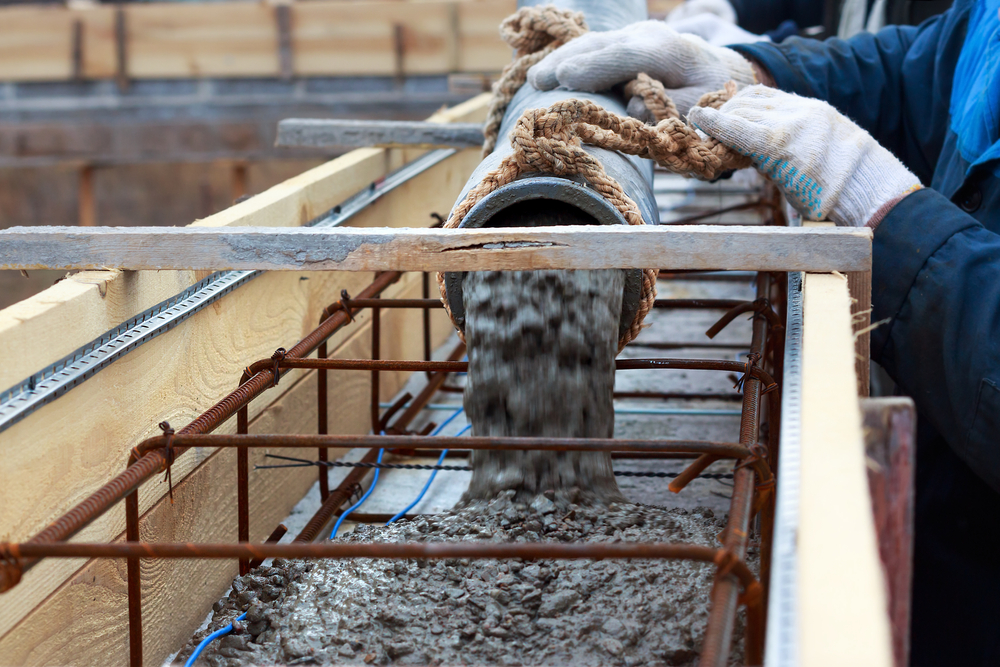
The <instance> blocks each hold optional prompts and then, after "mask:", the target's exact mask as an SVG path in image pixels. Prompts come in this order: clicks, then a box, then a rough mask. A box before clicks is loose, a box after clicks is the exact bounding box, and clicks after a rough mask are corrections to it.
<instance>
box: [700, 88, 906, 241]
mask: <svg viewBox="0 0 1000 667" xmlns="http://www.w3.org/2000/svg"><path fill="white" fill-rule="evenodd" d="M688 120H689V121H690V122H691V123H692V124H693V125H694V126H695V127H696V128H698V129H699V130H701V131H702V132H704V133H705V134H708V135H710V136H712V137H714V138H715V139H718V140H719V141H720V142H722V143H723V144H725V145H727V146H729V147H731V148H733V149H735V150H737V151H739V152H740V153H743V154H744V155H749V156H750V158H751V159H752V160H753V162H754V166H756V168H757V170H758V171H760V172H761V173H762V174H764V175H765V176H767V177H768V178H770V179H771V180H772V181H774V183H775V184H776V185H777V186H778V187H779V188H781V191H782V192H783V193H784V194H785V197H786V198H787V199H788V201H789V203H790V204H791V205H792V206H794V207H795V209H796V210H797V211H798V212H799V213H801V214H802V216H803V217H804V218H807V219H809V220H824V219H829V220H832V221H833V222H835V223H837V224H838V225H841V226H848V227H863V226H865V225H866V224H868V225H870V226H873V227H874V226H875V225H877V224H878V223H879V222H881V219H882V218H883V217H884V216H885V214H886V213H888V212H889V211H890V210H891V209H892V207H893V206H894V205H895V204H896V203H898V202H899V201H900V200H901V199H902V198H903V197H905V196H906V195H908V194H909V193H911V192H913V191H915V190H919V189H920V188H921V185H920V180H919V179H918V178H917V177H916V176H914V175H913V174H912V173H911V172H910V170H909V169H907V168H906V167H904V166H903V163H902V162H900V161H899V160H898V159H897V158H896V156H894V155H893V154H892V153H890V152H889V151H888V150H886V149H885V148H883V147H882V146H881V145H880V144H879V143H878V142H877V141H875V139H874V138H873V137H872V136H871V135H870V134H868V133H867V132H865V131H864V130H862V129H861V128H860V127H858V126H857V125H855V124H854V123H853V122H852V121H851V120H850V119H848V118H847V117H846V116H844V115H842V114H841V113H840V112H839V111H837V110H836V109H834V108H833V107H832V106H831V105H830V104H828V103H826V102H822V101H820V100H813V99H809V98H805V97H799V96H798V95H792V94H791V93H785V92H782V91H780V90H777V89H774V88H768V87H766V86H753V87H750V88H746V89H745V90H742V91H741V92H739V93H737V94H736V95H735V96H734V97H733V98H732V99H731V100H729V101H728V102H726V103H725V104H724V105H723V106H722V108H721V109H719V110H716V109H708V108H702V107H697V108H694V109H692V110H691V113H690V114H689V116H688Z"/></svg>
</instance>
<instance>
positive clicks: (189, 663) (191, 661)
mask: <svg viewBox="0 0 1000 667" xmlns="http://www.w3.org/2000/svg"><path fill="white" fill-rule="evenodd" d="M246 617H247V613H246V612H243V613H242V614H240V615H239V616H237V617H236V620H237V621H242V620H243V619H244V618H246ZM232 631H233V624H232V623H230V624H229V625H227V626H226V627H224V628H222V629H221V630H216V631H215V632H213V633H212V634H210V635H209V636H207V637H205V638H204V639H202V640H201V643H200V644H198V646H197V647H196V648H195V650H194V653H192V654H191V657H190V658H188V659H187V662H185V663H184V667H191V666H192V665H193V664H194V663H195V661H196V660H197V659H198V657H199V656H200V655H201V652H202V651H204V650H205V647H206V646H208V645H209V644H211V643H212V642H213V641H215V640H216V639H218V638H219V637H222V636H223V635H228V634H229V633H230V632H232Z"/></svg>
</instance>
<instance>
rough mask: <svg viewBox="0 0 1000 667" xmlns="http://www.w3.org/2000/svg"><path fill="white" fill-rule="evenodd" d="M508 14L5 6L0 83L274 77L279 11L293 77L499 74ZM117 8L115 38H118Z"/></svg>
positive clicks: (424, 7)
mask: <svg viewBox="0 0 1000 667" xmlns="http://www.w3.org/2000/svg"><path fill="white" fill-rule="evenodd" d="M516 7H517V3H516V2H515V0H499V1H492V0H491V1H490V2H478V1H473V0H426V1H424V0H421V1H416V0H408V1H406V2H395V1H384V0H383V1H378V2H374V1H373V2H344V1H330V0H314V1H312V2H302V3H298V2H296V3H290V4H288V5H287V8H286V9H279V7H277V6H275V5H274V4H272V3H267V2H226V3H212V2H205V3H176V2H159V3H156V2H154V3H137V4H127V5H119V6H118V8H115V7H108V6H99V5H94V6H73V7H55V6H44V7H39V6H16V7H3V8H0V80H4V81H53V80H67V79H71V78H73V77H74V74H75V73H76V72H79V75H80V76H81V77H82V78H84V79H108V78H114V77H116V76H117V75H118V74H119V57H118V56H119V53H124V57H125V60H124V63H123V64H124V72H121V74H124V75H125V76H127V77H128V78H138V79H143V78H154V79H156V78H200V77H277V76H279V75H281V74H282V73H283V72H282V66H281V60H282V57H281V48H280V45H281V41H282V39H281V22H280V21H279V19H278V15H279V11H285V12H288V13H289V14H290V31H289V33H288V34H287V42H286V43H288V44H289V45H290V47H291V48H290V54H289V55H290V59H291V72H290V74H292V75H294V76H357V75H380V76H397V75H398V76H401V75H413V74H443V73H447V72H496V71H499V70H500V69H501V68H503V66H504V65H506V64H507V63H508V62H509V61H510V57H511V51H510V47H508V46H507V45H506V44H505V43H504V42H503V41H502V40H501V39H500V35H499V32H498V26H499V25H500V22H501V21H502V20H503V19H504V18H506V17H507V16H508V15H510V14H511V13H513V12H514V11H515V9H516ZM119 10H120V12H121V17H122V18H121V20H122V22H123V30H116V11H119ZM76 24H79V25H80V28H79V29H77V28H76V27H75V25H76ZM77 30H79V33H78V34H80V35H81V38H80V39H81V43H80V45H79V49H75V48H74V39H75V38H74V35H75V34H77ZM122 38H123V39H124V48H123V49H119V47H120V43H119V40H120V39H122ZM75 52H78V53H79V54H80V57H79V59H78V60H77V59H76V58H75V56H74V53H75Z"/></svg>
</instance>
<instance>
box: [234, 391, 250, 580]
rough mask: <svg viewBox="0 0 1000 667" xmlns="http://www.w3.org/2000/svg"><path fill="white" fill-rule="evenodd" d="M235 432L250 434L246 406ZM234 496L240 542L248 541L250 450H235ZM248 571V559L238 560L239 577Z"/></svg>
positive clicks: (242, 409) (238, 419) (240, 448)
mask: <svg viewBox="0 0 1000 667" xmlns="http://www.w3.org/2000/svg"><path fill="white" fill-rule="evenodd" d="M236 432H237V433H239V434H242V435H245V434H247V433H249V432H250V415H249V409H248V408H247V407H246V406H243V407H242V408H240V411H239V412H238V413H237V416H236ZM236 496H237V500H236V503H237V510H236V513H237V515H238V519H237V521H238V523H239V534H238V540H239V541H240V542H249V541H250V450H249V449H248V448H246V447H237V448H236ZM249 571H250V559H248V558H241V559H240V575H241V576H242V575H244V574H246V573H248V572H249Z"/></svg>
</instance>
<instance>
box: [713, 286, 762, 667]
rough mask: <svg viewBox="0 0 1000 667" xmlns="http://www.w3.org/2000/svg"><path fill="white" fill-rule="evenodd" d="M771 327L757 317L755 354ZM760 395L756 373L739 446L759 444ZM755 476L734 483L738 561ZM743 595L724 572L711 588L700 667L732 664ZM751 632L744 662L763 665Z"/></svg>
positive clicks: (749, 378) (731, 543)
mask: <svg viewBox="0 0 1000 667" xmlns="http://www.w3.org/2000/svg"><path fill="white" fill-rule="evenodd" d="M768 286H769V277H768V276H766V275H764V277H763V278H761V277H760V276H759V277H758V281H757V297H758V298H761V297H762V296H766V294H767V292H766V291H765V290H766V289H767V288H768ZM767 333H768V322H767V318H766V317H765V316H764V315H762V314H761V313H759V312H758V313H755V314H754V319H753V337H752V339H751V342H750V354H752V355H753V354H756V355H758V356H757V358H758V359H759V358H760V355H762V354H763V352H764V348H765V346H766V344H767ZM760 391H761V382H760V380H758V379H757V378H756V377H754V376H753V375H752V374H751V373H747V374H746V375H745V377H744V381H743V413H742V416H741V417H740V444H741V445H744V446H746V447H752V446H754V445H756V444H757V439H758V435H759V431H760V409H759V408H760ZM754 482H755V478H754V473H753V472H752V471H751V470H750V469H749V468H747V467H744V468H740V469H738V470H737V471H736V474H735V480H734V482H733V496H732V501H731V505H730V509H729V521H728V522H727V523H726V529H725V532H724V536H725V537H724V544H725V547H726V549H728V550H729V551H731V552H732V553H733V554H735V555H736V556H737V557H739V558H743V557H745V556H746V548H747V541H748V538H749V532H750V519H751V513H752V512H751V510H752V505H753V499H754ZM738 594H739V582H738V581H737V580H736V578H735V577H733V576H732V575H731V574H728V573H725V572H720V573H718V574H716V577H715V583H714V585H713V586H712V606H711V611H710V612H709V616H708V625H707V627H706V629H705V639H704V641H703V643H702V652H701V660H700V661H699V663H698V664H699V667H725V666H726V665H728V664H729V653H730V650H731V649H732V640H733V626H734V624H735V622H736V610H737V602H738ZM753 625H754V627H752V628H751V627H749V625H748V627H747V630H746V633H745V634H744V637H745V640H744V652H745V654H746V655H745V656H744V657H745V661H746V663H747V664H749V665H758V664H761V662H762V659H763V655H762V653H761V652H762V650H763V643H762V639H761V633H762V632H763V627H757V626H758V625H760V623H759V622H756V621H755V622H754V624H753Z"/></svg>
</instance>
